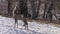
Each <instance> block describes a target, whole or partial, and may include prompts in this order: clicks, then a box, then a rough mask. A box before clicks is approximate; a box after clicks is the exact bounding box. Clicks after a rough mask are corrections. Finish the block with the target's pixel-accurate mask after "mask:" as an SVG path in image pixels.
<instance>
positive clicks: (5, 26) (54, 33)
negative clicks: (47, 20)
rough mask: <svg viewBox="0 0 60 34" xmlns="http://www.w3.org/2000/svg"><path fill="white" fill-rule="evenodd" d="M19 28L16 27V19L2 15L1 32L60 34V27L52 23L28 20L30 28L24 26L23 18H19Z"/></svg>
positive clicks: (0, 18)
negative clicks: (26, 28)
mask: <svg viewBox="0 0 60 34" xmlns="http://www.w3.org/2000/svg"><path fill="white" fill-rule="evenodd" d="M18 23H19V24H18V28H16V27H14V19H13V18H7V17H2V16H0V34H60V28H58V27H55V26H53V25H50V24H38V23H36V22H28V26H29V30H25V29H24V27H23V26H22V25H23V24H24V23H23V21H22V20H18Z"/></svg>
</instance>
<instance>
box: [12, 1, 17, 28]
mask: <svg viewBox="0 0 60 34" xmlns="http://www.w3.org/2000/svg"><path fill="white" fill-rule="evenodd" d="M17 6H18V4H17V2H16V3H15V7H14V9H13V11H12V13H13V18H14V19H15V24H14V26H16V24H17V27H18V19H17V14H16V12H17V11H16V10H17V9H16V8H17Z"/></svg>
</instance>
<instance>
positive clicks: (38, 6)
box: [36, 0, 41, 17]
mask: <svg viewBox="0 0 60 34" xmlns="http://www.w3.org/2000/svg"><path fill="white" fill-rule="evenodd" d="M37 1H38V2H39V3H37V15H36V17H38V14H39V9H40V4H41V1H40V0H37Z"/></svg>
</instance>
